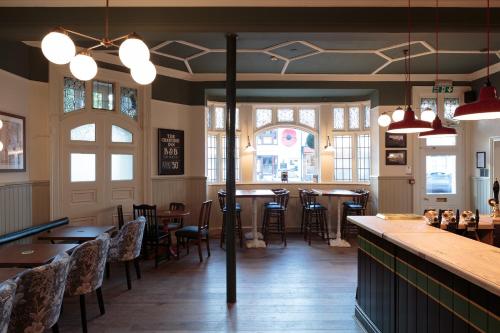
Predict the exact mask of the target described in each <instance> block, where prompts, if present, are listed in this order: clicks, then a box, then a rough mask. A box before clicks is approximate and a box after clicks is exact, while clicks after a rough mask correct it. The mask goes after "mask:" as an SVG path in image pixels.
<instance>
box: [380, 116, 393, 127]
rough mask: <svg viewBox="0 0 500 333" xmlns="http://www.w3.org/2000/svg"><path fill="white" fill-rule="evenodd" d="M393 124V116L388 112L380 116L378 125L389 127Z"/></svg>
mask: <svg viewBox="0 0 500 333" xmlns="http://www.w3.org/2000/svg"><path fill="white" fill-rule="evenodd" d="M390 124H391V117H389V115H388V114H387V113H382V114H381V115H380V116H379V117H378V125H379V126H381V127H387V126H389V125H390Z"/></svg>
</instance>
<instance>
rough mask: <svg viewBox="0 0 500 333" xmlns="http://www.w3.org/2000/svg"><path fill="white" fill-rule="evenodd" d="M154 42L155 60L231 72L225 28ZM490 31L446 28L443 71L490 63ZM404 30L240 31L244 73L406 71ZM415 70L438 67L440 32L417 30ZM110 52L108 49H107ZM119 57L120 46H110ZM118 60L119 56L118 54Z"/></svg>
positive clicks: (499, 42) (496, 56)
mask: <svg viewBox="0 0 500 333" xmlns="http://www.w3.org/2000/svg"><path fill="white" fill-rule="evenodd" d="M174 37H178V38H175V39H169V40H166V41H164V42H160V43H156V44H154V45H150V48H151V53H152V60H153V62H154V63H155V64H156V65H158V66H161V67H164V68H168V69H173V70H176V71H181V72H185V73H187V74H194V75H196V74H217V73H225V61H226V60H225V49H224V48H225V36H224V35H223V34H184V35H176V36H174ZM492 41H493V43H492V48H493V49H494V50H496V51H495V52H493V53H492V54H491V55H490V61H491V63H492V64H496V63H498V62H500V34H498V33H495V34H494V35H493V38H492ZM485 43H486V41H485V37H484V34H480V33H442V34H441V36H440V51H439V52H440V55H439V61H440V73H441V74H471V73H474V72H476V71H478V70H480V69H482V68H484V67H485V66H486V55H485V53H484V52H483V51H484V47H485ZM405 49H408V44H407V34H404V33H393V34H390V33H386V34H380V33H374V34H366V33H317V34H305V33H302V34H300V33H299V34H276V33H273V34H271V33H262V34H257V33H242V34H239V36H238V56H237V69H238V73H254V74H262V75H265V74H281V75H283V76H286V75H290V74H347V75H350V74H362V75H378V74H402V73H404V61H403V54H404V53H403V51H404V50H405ZM410 50H411V55H412V63H411V68H412V73H414V74H433V73H435V71H436V66H435V61H436V49H435V35H434V34H433V33H416V34H414V35H413V36H412V43H411V45H410ZM104 52H108V51H104ZM109 53H110V54H113V55H115V56H116V58H117V53H116V51H109ZM116 61H119V60H118V59H116Z"/></svg>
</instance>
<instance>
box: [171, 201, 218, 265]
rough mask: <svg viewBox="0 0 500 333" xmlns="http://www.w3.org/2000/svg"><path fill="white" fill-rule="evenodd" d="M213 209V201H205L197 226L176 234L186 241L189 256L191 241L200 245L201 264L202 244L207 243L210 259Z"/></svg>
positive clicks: (188, 227)
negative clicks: (210, 226)
mask: <svg viewBox="0 0 500 333" xmlns="http://www.w3.org/2000/svg"><path fill="white" fill-rule="evenodd" d="M211 209H212V200H208V201H205V202H204V203H202V205H201V209H200V215H199V219H198V225H197V226H186V227H183V228H181V229H179V230H177V231H176V232H175V237H176V238H177V239H178V240H179V239H183V240H186V244H187V253H188V254H189V241H190V240H194V241H196V244H197V245H198V255H199V257H200V262H203V255H202V253H201V242H202V241H206V243H207V252H208V256H209V257H210V235H209V225H210V212H211ZM177 255H178V256H179V257H180V246H179V241H178V242H177Z"/></svg>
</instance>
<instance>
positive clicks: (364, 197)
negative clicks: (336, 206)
mask: <svg viewBox="0 0 500 333" xmlns="http://www.w3.org/2000/svg"><path fill="white" fill-rule="evenodd" d="M356 192H357V193H359V194H360V195H359V196H356V197H353V199H352V201H346V202H344V203H343V205H342V238H345V235H346V234H347V233H353V234H357V231H358V228H357V227H356V226H355V225H354V224H352V223H350V222H349V221H347V216H349V215H366V206H367V205H368V200H369V198H370V192H369V191H365V190H359V191H356Z"/></svg>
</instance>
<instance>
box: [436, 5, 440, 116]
mask: <svg viewBox="0 0 500 333" xmlns="http://www.w3.org/2000/svg"><path fill="white" fill-rule="evenodd" d="M439 28H440V26H439V0H436V83H435V85H439ZM436 88H437V89H436V116H438V115H439V87H436Z"/></svg>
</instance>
